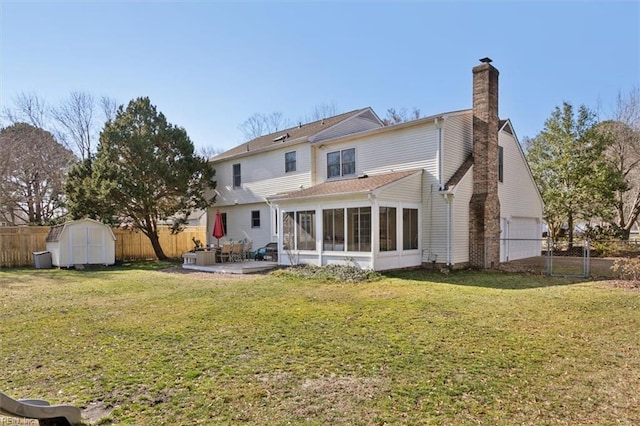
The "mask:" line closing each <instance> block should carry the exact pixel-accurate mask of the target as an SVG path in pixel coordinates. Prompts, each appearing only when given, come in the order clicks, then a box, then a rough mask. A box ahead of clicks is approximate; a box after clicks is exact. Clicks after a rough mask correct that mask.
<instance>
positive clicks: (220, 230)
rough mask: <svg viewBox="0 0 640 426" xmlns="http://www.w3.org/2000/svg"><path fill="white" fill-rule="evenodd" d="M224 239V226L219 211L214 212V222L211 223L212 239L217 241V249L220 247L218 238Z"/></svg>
mask: <svg viewBox="0 0 640 426" xmlns="http://www.w3.org/2000/svg"><path fill="white" fill-rule="evenodd" d="M222 237H224V225H223V224H222V213H220V210H216V220H215V222H214V223H213V238H215V239H217V240H218V247H219V246H220V238H222Z"/></svg>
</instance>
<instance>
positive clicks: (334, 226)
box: [322, 209, 345, 251]
mask: <svg viewBox="0 0 640 426" xmlns="http://www.w3.org/2000/svg"><path fill="white" fill-rule="evenodd" d="M322 231H323V238H322V249H323V250H327V251H344V249H345V245H344V209H327V210H323V211H322Z"/></svg>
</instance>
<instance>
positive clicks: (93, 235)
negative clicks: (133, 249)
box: [47, 219, 116, 268]
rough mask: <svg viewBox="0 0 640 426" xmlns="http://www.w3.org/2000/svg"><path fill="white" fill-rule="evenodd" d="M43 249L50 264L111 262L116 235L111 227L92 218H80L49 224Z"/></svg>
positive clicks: (65, 266) (68, 264)
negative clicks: (45, 248) (49, 256)
mask: <svg viewBox="0 0 640 426" xmlns="http://www.w3.org/2000/svg"><path fill="white" fill-rule="evenodd" d="M47 251H49V252H51V263H52V264H53V266H58V267H61V268H68V267H70V266H74V265H113V264H114V263H115V262H116V237H115V235H113V231H112V230H111V228H110V227H109V226H107V225H105V224H103V223H100V222H98V221H96V220H93V219H80V220H75V221H71V222H66V223H64V224H62V225H56V226H52V227H51V229H50V230H49V234H48V235H47Z"/></svg>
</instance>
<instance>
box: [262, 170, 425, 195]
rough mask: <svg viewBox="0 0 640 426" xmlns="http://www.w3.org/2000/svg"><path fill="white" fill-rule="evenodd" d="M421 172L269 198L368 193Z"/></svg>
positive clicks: (316, 187)
mask: <svg viewBox="0 0 640 426" xmlns="http://www.w3.org/2000/svg"><path fill="white" fill-rule="evenodd" d="M420 171H421V170H407V171H402V172H393V173H386V174H379V175H371V176H366V177H360V178H353V179H342V180H336V181H329V182H323V183H320V184H318V185H314V186H311V187H309V188H303V189H299V190H297V191H291V192H281V193H279V194H275V195H273V196H271V197H269V198H270V199H274V200H292V199H296V198H309V197H320V196H327V195H340V194H354V193H367V192H370V191H373V190H376V189H379V188H381V187H383V186H385V185H388V184H390V183H392V182H395V181H398V180H400V179H402V178H405V177H407V176H410V175H412V174H414V173H418V172H420Z"/></svg>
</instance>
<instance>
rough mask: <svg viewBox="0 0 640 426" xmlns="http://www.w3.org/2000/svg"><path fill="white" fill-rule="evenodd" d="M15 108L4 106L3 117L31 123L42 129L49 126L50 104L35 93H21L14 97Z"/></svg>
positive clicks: (16, 121)
mask: <svg viewBox="0 0 640 426" xmlns="http://www.w3.org/2000/svg"><path fill="white" fill-rule="evenodd" d="M13 104H14V108H8V107H4V108H3V109H2V118H3V119H5V120H7V121H8V122H9V123H11V124H14V123H29V124H31V125H32V126H36V127H40V128H41V129H44V128H46V126H47V114H48V111H49V106H48V105H47V102H46V101H45V100H44V99H43V98H41V97H39V96H38V95H36V94H35V93H24V92H23V93H19V94H18V95H16V96H15V97H14V99H13Z"/></svg>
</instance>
